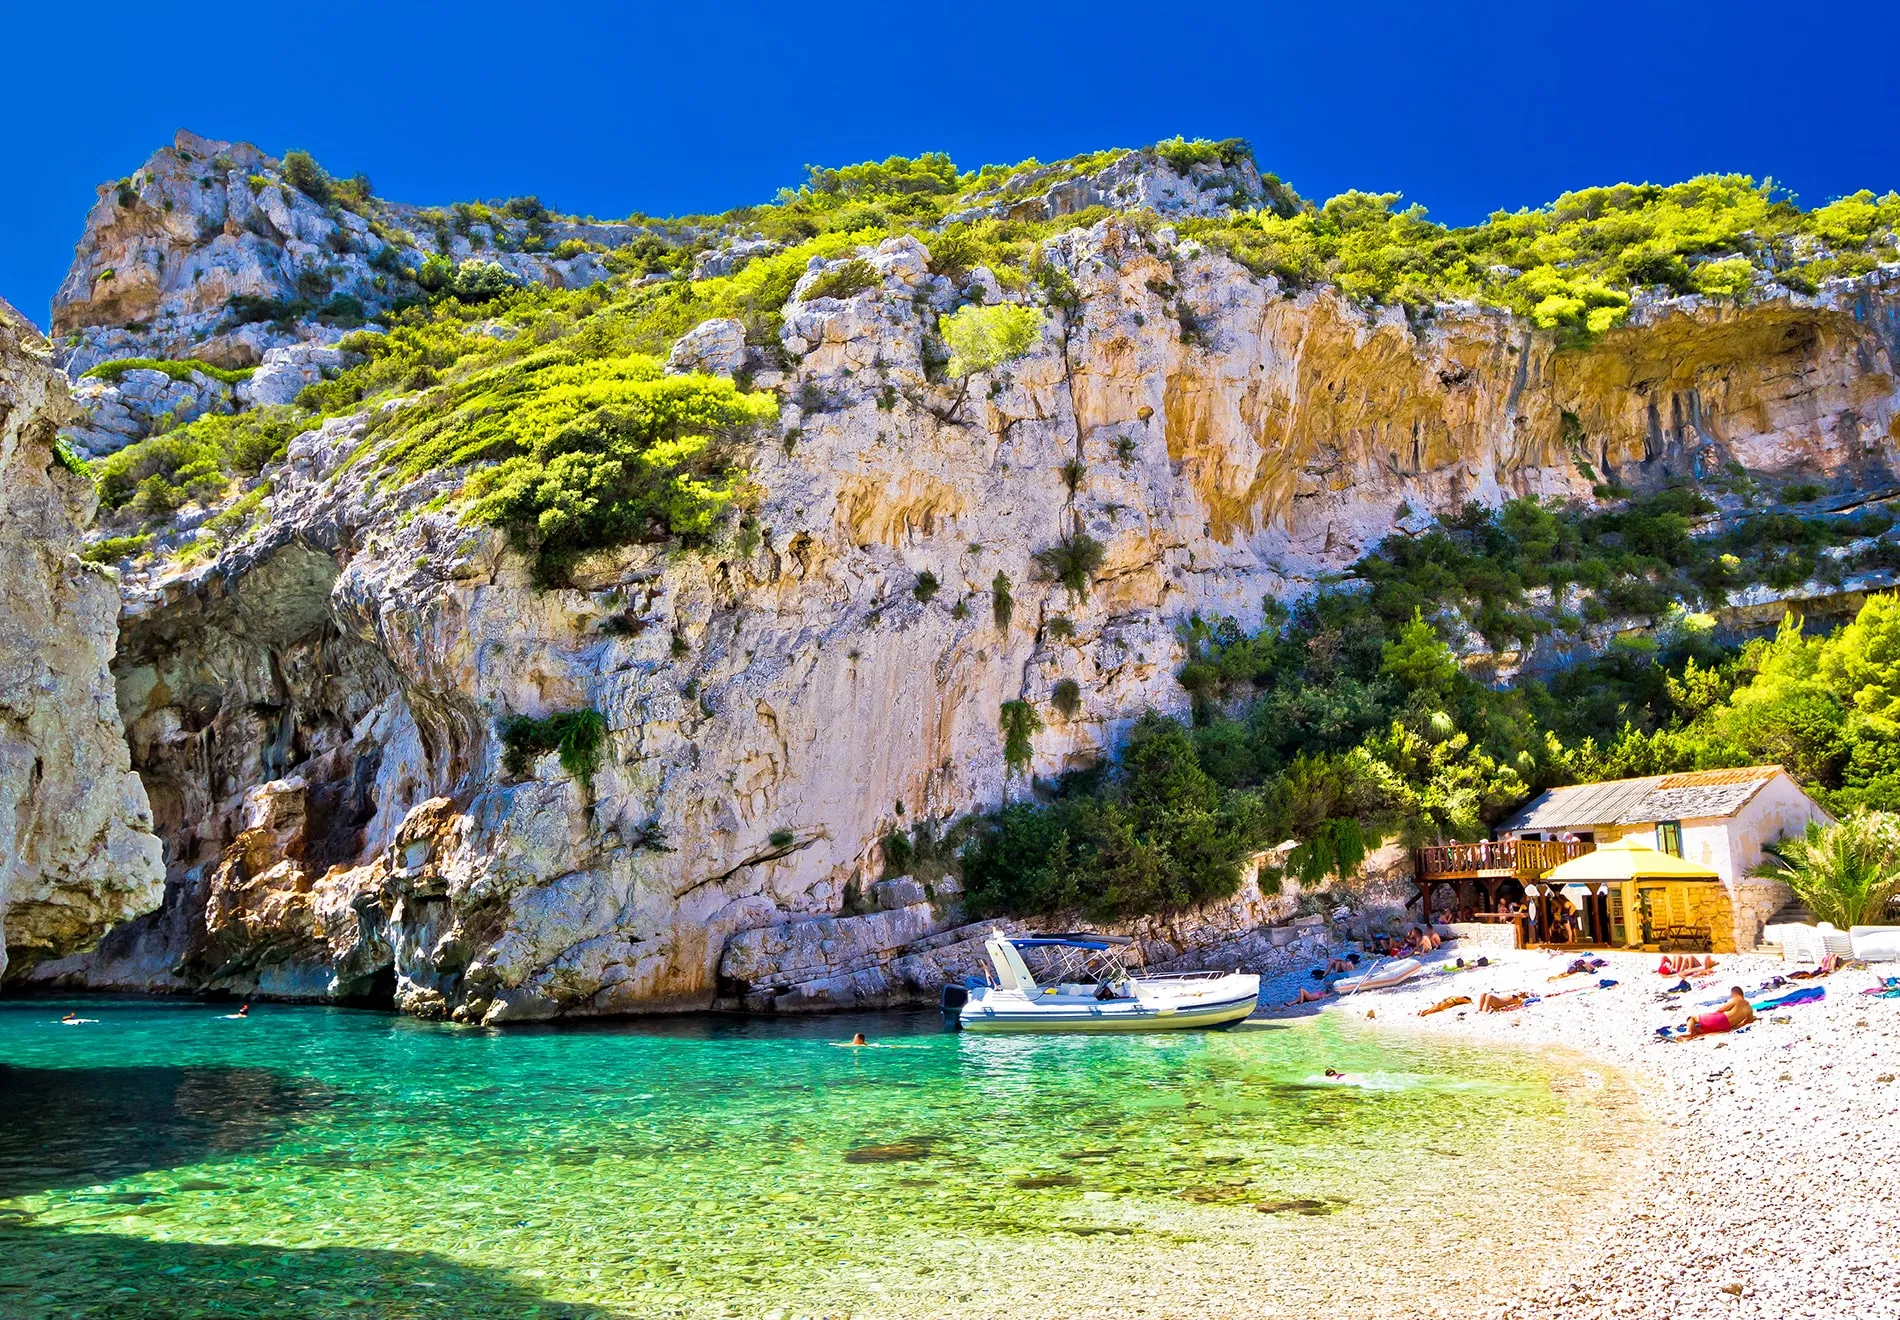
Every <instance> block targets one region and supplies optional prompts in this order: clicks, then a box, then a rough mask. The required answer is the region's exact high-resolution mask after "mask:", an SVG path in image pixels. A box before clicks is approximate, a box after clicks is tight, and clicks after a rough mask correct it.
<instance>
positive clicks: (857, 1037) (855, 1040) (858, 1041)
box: [851, 1031, 871, 1045]
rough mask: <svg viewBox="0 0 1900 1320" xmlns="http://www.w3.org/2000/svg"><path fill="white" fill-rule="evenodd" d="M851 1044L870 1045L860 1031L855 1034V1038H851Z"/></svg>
mask: <svg viewBox="0 0 1900 1320" xmlns="http://www.w3.org/2000/svg"><path fill="white" fill-rule="evenodd" d="M851 1043H852V1044H853V1045H869V1044H870V1043H871V1042H870V1041H868V1040H866V1039H865V1038H864V1033H863V1032H862V1031H860V1032H858V1033H857V1034H856V1035H855V1036H853V1037H852V1038H851Z"/></svg>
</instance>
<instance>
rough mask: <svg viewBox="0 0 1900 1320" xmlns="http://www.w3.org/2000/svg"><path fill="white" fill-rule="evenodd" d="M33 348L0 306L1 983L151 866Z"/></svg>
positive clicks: (57, 416) (86, 489)
mask: <svg viewBox="0 0 1900 1320" xmlns="http://www.w3.org/2000/svg"><path fill="white" fill-rule="evenodd" d="M73 415H74V408H73V405H72V403H71V400H70V399H69V398H68V397H67V391H66V382H65V380H64V379H63V378H62V377H61V376H60V374H59V372H58V371H57V370H56V369H55V368H54V367H53V365H52V362H51V357H50V353H49V351H48V349H47V346H46V343H45V341H43V340H42V339H41V338H40V337H39V335H38V333H37V332H36V331H34V329H33V328H32V326H31V325H29V324H28V323H27V322H26V320H25V319H24V318H23V317H21V316H20V315H19V314H18V313H17V312H15V311H14V310H13V309H12V308H11V307H9V306H7V305H6V304H5V303H0V562H4V563H5V564H6V571H5V572H4V573H0V675H4V679H0V922H4V928H5V935H6V938H5V942H4V949H0V974H8V973H10V974H11V975H13V976H15V977H17V976H19V975H20V974H22V973H24V972H25V971H27V970H28V969H29V968H31V967H32V965H33V964H34V963H36V962H37V961H39V960H41V959H44V958H48V957H56V956H59V955H62V954H65V953H68V952H70V951H72V950H73V949H76V948H81V947H84V946H85V945H87V944H88V943H90V942H91V941H93V940H95V939H97V938H98V937H99V935H100V934H101V933H103V932H104V930H105V929H106V928H107V927H108V926H109V925H110V924H112V923H113V922H116V921H120V920H123V919H124V918H125V917H127V916H130V915H132V914H133V913H136V912H140V911H143V910H144V909H146V908H149V907H151V906H152V905H153V904H155V903H156V902H157V901H158V896H159V891H160V885H161V884H162V881H163V876H164V865H163V860H162V858H161V855H160V850H159V842H158V839H157V838H156V837H154V836H153V834H152V832H151V825H152V820H151V813H150V810H149V808H148V807H147V805H146V795H145V789H144V787H143V785H142V784H141V783H140V781H139V778H138V776H137V775H135V774H133V773H132V769H131V762H130V758H129V756H128V754H127V750H126V744H125V731H124V728H123V726H122V725H121V724H120V722H119V712H118V707H117V705H116V704H115V701H114V696H113V684H112V676H111V673H110V671H109V669H108V665H109V664H110V663H111V661H112V657H113V653H114V649H115V643H116V641H117V636H118V613H119V598H118V591H117V588H116V586H115V585H114V582H113V580H112V577H111V575H110V574H109V573H107V572H105V571H104V570H101V569H95V568H93V567H91V566H90V565H87V564H85V563H82V562H81V561H80V559H79V557H78V554H77V551H78V549H79V538H80V530H81V528H82V527H83V525H84V524H85V523H86V522H87V521H89V520H90V518H91V516H92V509H93V496H92V487H91V486H90V484H89V483H88V482H87V481H86V480H85V479H84V478H83V477H79V476H76V475H74V474H73V473H71V472H69V471H67V470H66V468H65V467H64V466H63V465H62V463H61V462H60V460H59V457H58V455H57V453H56V451H55V448H54V434H55V431H56V428H57V427H58V426H59V425H60V424H61V423H63V422H66V421H68V420H70V419H71V417H72V416H73Z"/></svg>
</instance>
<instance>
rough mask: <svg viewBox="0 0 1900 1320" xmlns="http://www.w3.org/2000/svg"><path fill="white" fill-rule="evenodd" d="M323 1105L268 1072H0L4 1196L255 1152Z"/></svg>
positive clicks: (316, 1094)
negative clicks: (301, 1116) (296, 1120)
mask: <svg viewBox="0 0 1900 1320" xmlns="http://www.w3.org/2000/svg"><path fill="white" fill-rule="evenodd" d="M326 1103H328V1098H327V1096H326V1094H325V1093H324V1091H323V1090H322V1089H321V1088H319V1087H317V1086H315V1085H314V1084H312V1083H308V1082H303V1081H289V1080H286V1079H285V1078H283V1077H282V1076H280V1075H279V1074H277V1073H274V1072H271V1071H270V1070H268V1069H265V1068H223V1067H198V1068H173V1067H141V1068H14V1067H9V1066H7V1065H5V1064H0V1197H10V1196H21V1195H28V1194H31V1193H35V1192H45V1191H51V1190H53V1189H55V1188H62V1187H86V1186H90V1185H91V1184H93V1183H102V1182H112V1181H115V1180H117V1179H120V1178H129V1177H133V1176H135V1175H137V1174H140V1173H145V1172H149V1171H150V1170H153V1169H171V1168H177V1167H179V1166H180V1165H186V1164H198V1163H201V1162H203V1161H205V1160H209V1159H215V1158H217V1157H218V1156H220V1155H230V1154H236V1153H238V1152H241V1151H246V1150H256V1149H259V1148H261V1147H263V1146H266V1145H269V1144H270V1143H271V1142H273V1141H274V1140H275V1139H276V1138H277V1137H278V1135H279V1134H280V1133H281V1132H283V1130H284V1129H285V1128H287V1127H288V1126H289V1125H290V1124H291V1123H292V1122H293V1121H294V1120H295V1119H296V1117H297V1116H298V1115H299V1114H302V1113H306V1112H308V1111H310V1110H312V1109H315V1108H318V1107H320V1106H321V1105H323V1104H326Z"/></svg>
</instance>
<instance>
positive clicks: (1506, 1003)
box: [1478, 990, 1531, 1013]
mask: <svg viewBox="0 0 1900 1320" xmlns="http://www.w3.org/2000/svg"><path fill="white" fill-rule="evenodd" d="M1530 1000H1531V997H1530V996H1529V995H1527V994H1525V993H1524V992H1523V991H1522V990H1520V991H1518V992H1517V993H1516V994H1510V995H1499V994H1493V993H1492V992H1491V991H1489V990H1486V991H1485V992H1484V993H1483V994H1481V995H1479V996H1478V1011H1479V1012H1480V1013H1509V1012H1511V1011H1512V1010H1514V1009H1519V1008H1522V1007H1524V1005H1526V1004H1528V1003H1529V1002H1530Z"/></svg>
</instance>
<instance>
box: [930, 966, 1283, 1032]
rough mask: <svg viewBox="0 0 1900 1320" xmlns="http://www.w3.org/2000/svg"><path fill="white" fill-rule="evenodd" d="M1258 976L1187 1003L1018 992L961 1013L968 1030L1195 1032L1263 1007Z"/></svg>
mask: <svg viewBox="0 0 1900 1320" xmlns="http://www.w3.org/2000/svg"><path fill="white" fill-rule="evenodd" d="M1259 1000H1260V987H1259V982H1258V980H1257V979H1255V981H1254V986H1253V988H1252V989H1251V990H1247V991H1245V992H1241V993H1234V994H1223V995H1221V996H1220V997H1219V998H1209V999H1208V1000H1206V1001H1192V1002H1188V1003H1183V1004H1143V1003H1139V1002H1137V1001H1135V1000H1109V1001H1106V1002H1101V1003H1094V1004H1033V1003H1031V1002H1029V1001H1028V1000H1025V999H1021V998H1016V997H1012V998H1011V999H998V1000H995V1001H992V999H991V997H989V996H985V997H984V998H982V999H972V1000H971V1001H970V1002H969V1003H967V1004H965V1005H964V1006H963V1008H962V1010H961V1011H960V1012H959V1013H958V1015H957V1021H958V1025H959V1026H961V1027H962V1028H963V1029H964V1030H965V1031H993V1032H1029V1031H1061V1032H1082V1033H1105V1032H1124V1031H1191V1030H1196V1029H1202V1030H1205V1029H1209V1028H1215V1027H1225V1026H1231V1025H1232V1024H1233V1023H1236V1022H1238V1021H1240V1020H1241V1019H1242V1018H1245V1017H1246V1016H1248V1015H1249V1014H1251V1013H1252V1012H1253V1011H1254V1009H1255V1008H1256V1007H1257V1006H1258V1004H1259Z"/></svg>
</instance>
